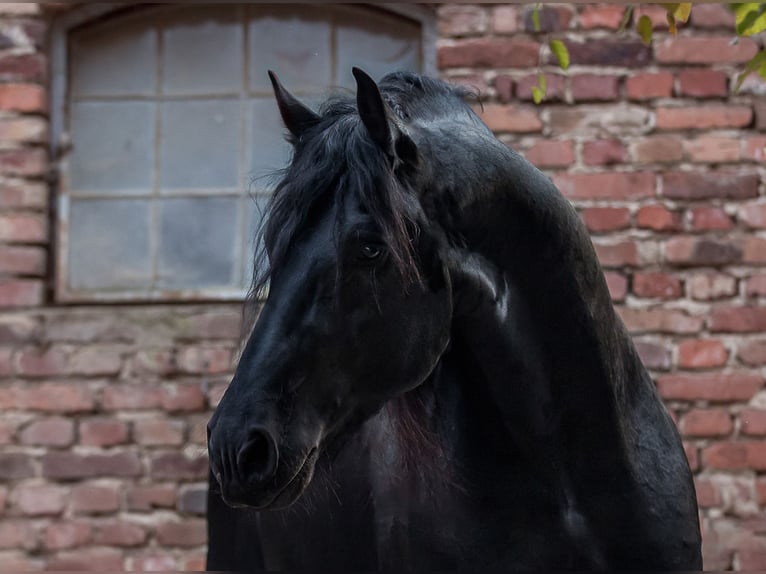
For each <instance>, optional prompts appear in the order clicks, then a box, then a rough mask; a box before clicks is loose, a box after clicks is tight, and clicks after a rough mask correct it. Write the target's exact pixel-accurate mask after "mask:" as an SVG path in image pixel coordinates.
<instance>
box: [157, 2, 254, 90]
mask: <svg viewBox="0 0 766 574" xmlns="http://www.w3.org/2000/svg"><path fill="white" fill-rule="evenodd" d="M238 12H239V9H238V8H237V7H236V6H207V7H196V6H195V7H193V8H192V7H188V6H187V7H184V9H183V11H178V12H175V13H174V14H173V16H174V17H173V20H172V24H168V26H167V27H166V28H165V30H164V31H163V38H164V45H163V53H164V56H163V68H162V70H163V72H162V74H163V84H162V91H163V93H165V94H170V95H180V94H183V95H193V94H221V93H239V92H240V90H241V89H242V61H243V57H244V46H243V39H242V36H243V24H242V22H241V20H240V18H239V15H238Z"/></svg>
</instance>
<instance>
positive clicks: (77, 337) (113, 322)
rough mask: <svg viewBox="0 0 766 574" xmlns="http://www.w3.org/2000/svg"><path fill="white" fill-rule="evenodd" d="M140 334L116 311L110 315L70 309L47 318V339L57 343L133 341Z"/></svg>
mask: <svg viewBox="0 0 766 574" xmlns="http://www.w3.org/2000/svg"><path fill="white" fill-rule="evenodd" d="M138 337H139V336H138V335H137V333H136V332H135V330H134V329H131V325H130V324H128V323H126V322H125V321H123V320H121V317H120V316H119V315H117V314H115V313H112V314H109V315H108V316H104V315H103V314H101V315H93V314H90V313H89V314H85V315H83V314H78V313H76V312H72V311H68V312H67V313H64V314H60V315H53V316H49V317H48V318H47V321H46V323H45V339H46V340H47V341H51V342H55V343H101V344H103V343H118V342H122V343H133V342H135V341H136V339H137V338H138Z"/></svg>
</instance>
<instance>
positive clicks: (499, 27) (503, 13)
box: [492, 6, 519, 34]
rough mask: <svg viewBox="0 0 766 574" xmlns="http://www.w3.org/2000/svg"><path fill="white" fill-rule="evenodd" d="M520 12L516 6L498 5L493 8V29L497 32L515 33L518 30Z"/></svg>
mask: <svg viewBox="0 0 766 574" xmlns="http://www.w3.org/2000/svg"><path fill="white" fill-rule="evenodd" d="M518 24H519V22H518V12H517V11H516V7H514V6H496V7H494V8H493V9H492V29H493V30H494V31H495V33H497V34H513V33H514V32H516V30H518Z"/></svg>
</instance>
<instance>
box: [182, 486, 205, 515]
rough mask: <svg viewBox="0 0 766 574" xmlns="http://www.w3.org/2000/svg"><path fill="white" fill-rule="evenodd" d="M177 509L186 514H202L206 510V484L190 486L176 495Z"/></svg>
mask: <svg viewBox="0 0 766 574" xmlns="http://www.w3.org/2000/svg"><path fill="white" fill-rule="evenodd" d="M177 509H178V511H179V512H184V513H187V514H199V515H201V516H204V515H205V513H206V512H207V486H206V485H202V486H190V487H188V488H184V489H182V490H181V492H180V493H179V495H178V504H177Z"/></svg>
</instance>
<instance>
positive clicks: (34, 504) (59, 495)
mask: <svg viewBox="0 0 766 574" xmlns="http://www.w3.org/2000/svg"><path fill="white" fill-rule="evenodd" d="M66 494H67V491H66V489H65V488H62V487H59V486H51V485H44V486H34V485H30V486H17V487H16V488H15V489H14V491H13V499H14V502H15V506H16V507H17V508H18V509H19V511H20V512H21V513H22V514H26V515H27V516H54V515H57V514H61V512H62V511H63V510H64V505H65V503H66Z"/></svg>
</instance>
